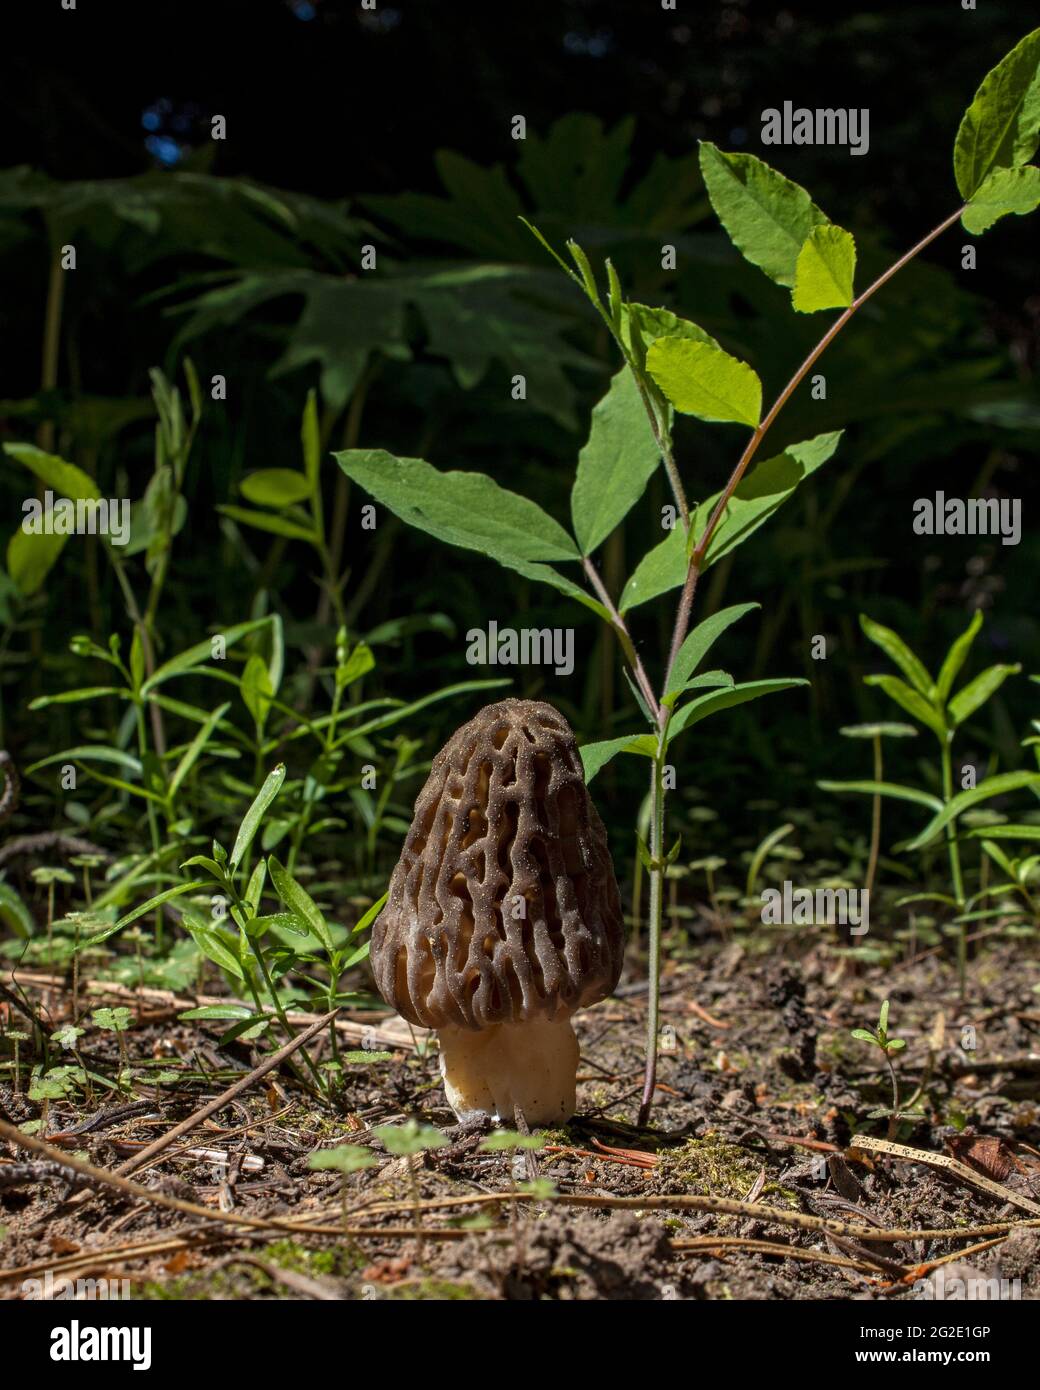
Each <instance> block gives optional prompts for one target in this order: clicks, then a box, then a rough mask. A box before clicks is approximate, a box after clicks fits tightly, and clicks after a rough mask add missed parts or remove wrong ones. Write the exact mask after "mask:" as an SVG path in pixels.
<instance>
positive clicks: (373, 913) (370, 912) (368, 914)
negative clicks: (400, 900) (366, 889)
mask: <svg viewBox="0 0 1040 1390" xmlns="http://www.w3.org/2000/svg"><path fill="white" fill-rule="evenodd" d="M389 896H390V891H389V889H388V890H387V891H386V892H385V893H384V894H383V895H382V897H379V898H376V900H375V902H374V903H373V904H372V906H371V907H369V908H366V910H365V912H364V914H363V915H362V917H361V918H360V919H359V920H358V922H357V923H356V924H355V926H354V929H353V931H352V932H351V933H350V934H351V936H357V935H358V934H359V933H360V932H363V931H367V930H368V928H369V927H370V926H371V925H372V923H373V922H374V921H375V920H376V918H377V917H378V916H379V914H380V913H381V912H382V910H383V908H384V907H385V906H386V900H387V898H388V897H389Z"/></svg>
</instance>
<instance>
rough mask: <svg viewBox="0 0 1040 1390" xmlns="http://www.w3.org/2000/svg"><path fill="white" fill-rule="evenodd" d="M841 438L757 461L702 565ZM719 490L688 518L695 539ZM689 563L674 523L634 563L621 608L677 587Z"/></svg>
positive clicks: (765, 513)
mask: <svg viewBox="0 0 1040 1390" xmlns="http://www.w3.org/2000/svg"><path fill="white" fill-rule="evenodd" d="M840 439H841V431H840V430H835V431H833V432H831V433H830V434H818V435H816V437H815V438H813V439H808V440H805V441H804V442H803V443H801V444H792V445H791V446H790V448H788V449H787V450H785V452H784V453H782V454H777V455H776V457H775V458H771V459H765V460H764V461H763V462H762V463H759V464H757V465H756V466H755V468H754V469H753V470H752V471H751V473H750V474H748V476H747V477H745V478H744V479H743V481H742V482H741V483H740V484H739V485H738V487H737V490H736V491H735V492H734V494H733V496H732V497H731V498H730V501H729V506H728V507H727V508H726V512H725V515H724V516H723V517H722V519H721V521H720V522H719V524H718V526H717V527H716V528H715V532H714V534H713V535H712V538H711V542H710V544H709V546H708V551H707V554H706V555H705V557H704V562H703V564H702V565H701V570H702V572H703V571H704V570H706V569H708V568H709V567H710V566H711V565H713V564H714V563H715V562H716V561H717V560H720V559H721V558H722V557H723V556H724V555H725V554H727V553H728V552H729V551H730V550H732V549H733V548H734V547H735V546H738V545H740V544H741V543H742V542H743V541H745V540H747V539H748V537H749V536H751V535H753V534H754V532H755V531H757V530H758V528H759V527H760V526H762V525H763V524H764V523H765V522H766V521H768V520H769V518H770V517H771V516H772V515H773V513H774V512H775V511H776V510H777V508H778V507H780V506H782V505H783V503H784V502H786V501H787V499H788V497H790V496H791V494H792V493H793V492H794V490H795V488H796V487H797V486H798V484H799V483H801V482H802V481H804V479H806V478H808V477H809V476H810V475H811V474H812V473H815V472H816V470H817V469H818V468H820V467H821V466H822V465H823V464H824V463H826V462H827V460H828V459H829V458H830V457H831V456H832V455H833V453H834V451H835V449H836V448H837V447H838V441H839V440H840ZM721 495H722V494H721V493H718V492H717V493H715V494H714V495H713V496H711V497H709V498H708V500H707V501H706V502H702V503H701V504H700V506H699V507H698V508H697V510H696V511H695V513H694V515H693V518H692V521H691V531H692V534H693V536H694V537H695V538H696V537H698V536H700V535H703V533H704V528H705V527H706V526H707V523H708V518H709V517H710V515H711V513H712V512H713V511H714V510H715V505H716V503H717V502H718V500H719V498H720V497H721ZM687 567H688V558H687V548H686V536H685V534H684V532H683V530H682V527H681V526H676V527H674V528H673V529H672V530H671V531H669V532H668V534H667V535H666V536H665V538H664V540H663V541H661V542H659V544H657V545H655V546H654V548H653V549H652V550H649V551H648V552H647V553H646V554H645V555H644V556H643V558H642V560H640V562H639V564H638V565H637V566H636V570H635V573H634V574H633V575H632V576H631V578H630V579H629V581H628V583H627V584H626V585H625V587H624V590H623V591H622V594H621V602H620V605H619V607H620V609H621V612H622V613H625V612H627V610H628V609H630V608H635V607H636V606H637V604H640V603H646V602H647V601H648V600H649V599H652V598H656V597H657V596H658V594H663V593H666V592H667V591H668V590H669V589H677V588H678V587H679V586H680V585H681V584H682V583H683V582H684V580H685V579H686V571H687Z"/></svg>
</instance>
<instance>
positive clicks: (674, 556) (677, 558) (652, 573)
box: [618, 522, 689, 613]
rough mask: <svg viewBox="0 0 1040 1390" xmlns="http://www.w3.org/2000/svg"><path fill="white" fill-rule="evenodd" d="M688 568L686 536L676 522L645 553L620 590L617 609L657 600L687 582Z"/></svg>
mask: <svg viewBox="0 0 1040 1390" xmlns="http://www.w3.org/2000/svg"><path fill="white" fill-rule="evenodd" d="M688 568H689V559H688V557H687V554H686V533H685V532H684V531H683V528H682V526H681V525H679V523H678V522H676V524H675V526H673V527H672V529H671V530H670V531H669V532H668V533H667V535H666V536H665V538H664V540H663V541H658V543H657V545H655V546H654V547H653V548H652V549H651V550H648V551H647V552H646V554H645V555H644V556H643V558H642V559H641V560H640V562H639V564H638V565H637V566H636V568H635V572H634V573H633V574H632V576H631V577H630V579H629V580H628V583H627V584H626V585H625V587H624V589H623V590H622V591H621V601H620V603H619V604H618V607H619V609H620V610H621V612H622V613H625V612H627V611H628V609H630V608H635V607H636V605H637V604H640V603H647V602H649V600H650V599H652V598H657V596H658V594H665V593H667V592H668V590H669V589H677V588H679V586H680V585H681V584H682V583H683V582H684V580H685V579H686V571H687V569H688Z"/></svg>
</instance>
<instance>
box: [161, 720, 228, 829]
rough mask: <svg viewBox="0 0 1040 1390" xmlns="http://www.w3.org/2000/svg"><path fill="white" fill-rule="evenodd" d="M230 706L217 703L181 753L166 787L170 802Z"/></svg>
mask: <svg viewBox="0 0 1040 1390" xmlns="http://www.w3.org/2000/svg"><path fill="white" fill-rule="evenodd" d="M230 708H231V705H230V703H227V704H223V705H218V707H217V708H216V709H215V710H213V712H212V713H211V714H210V715H209V716H208V717H207V719H206V722H205V724H203V726H202V728H201V729H200V730H199V731H198V733H197V734H196V735H195V737H194V738H193V739H192V741H191V742H190V743H189V744H188V746H187V748H186V749H185V750H184V752H183V753H182V754H181V758H180V761H179V762H178V764H177V766H176V768H175V769H174V773H173V776H172V777H171V778H170V785H169V787H168V789H167V796H168V797H169V800H170V802H171V804H172V802H173V801H174V799H175V798H176V796H177V793H178V791H179V790H180V787H181V783H182V782H183V781H184V779H185V777H187V775H188V773H189V772H190V771H191V769H192V768H193V767H194V766H195V764H196V762H197V761H198V759H199V757H200V756H201V754H202V750H203V749H204V748H205V746H206V744H207V743H208V742H209V741H210V738H211V737H212V736H213V731H214V730H215V729H216V727H217V725H218V724H219V723H220V721H221V720H222V719H223V717H224V715H225V714H227V712H228V710H229V709H230Z"/></svg>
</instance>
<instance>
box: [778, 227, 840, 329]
mask: <svg viewBox="0 0 1040 1390" xmlns="http://www.w3.org/2000/svg"><path fill="white" fill-rule="evenodd" d="M855 273H856V243H855V241H854V240H853V238H852V234H851V233H850V232H846V231H845V230H844V229H843V228H842V227H835V226H834V225H833V224H831V223H827V224H825V225H824V224H821V225H820V226H819V227H814V228H813V229H812V231H811V232H810V233H809V236H808V237H807V238H806V241H805V245H804V246H803V247H802V249H801V251H799V253H798V260H797V263H796V264H795V271H794V291H793V293H792V295H791V302H792V303H793V305H794V307H795V308H796V309H797V310H798V312H799V313H800V314H814V313H816V311H817V310H818V309H844V308H847V307H848V306H849V305H850V304H851V303H852V300H853V290H852V282H853V277H854V276H855Z"/></svg>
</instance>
